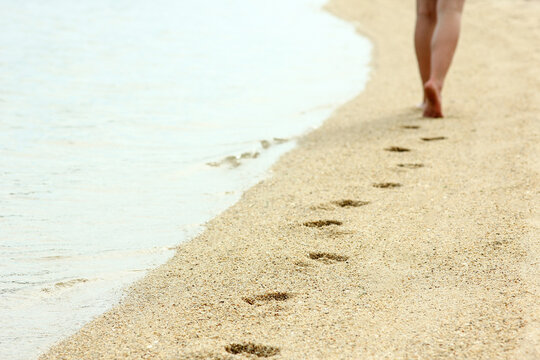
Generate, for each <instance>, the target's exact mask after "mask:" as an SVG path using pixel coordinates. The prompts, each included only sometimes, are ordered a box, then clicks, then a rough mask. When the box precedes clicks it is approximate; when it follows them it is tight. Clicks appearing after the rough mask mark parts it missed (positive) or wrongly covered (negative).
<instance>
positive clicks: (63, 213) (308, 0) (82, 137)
mask: <svg viewBox="0 0 540 360" xmlns="http://www.w3.org/2000/svg"><path fill="white" fill-rule="evenodd" d="M323 3H324V0H274V1H262V0H220V1H218V0H183V1H173V0H157V1H152V2H150V1H142V0H129V1H125V0H114V1H113V0H92V1H89V0H88V1H70V0H25V1H7V0H6V1H1V2H0V13H2V16H1V17H0V30H1V34H2V35H0V259H2V260H1V262H0V319H2V320H1V323H2V325H1V327H0V358H2V359H30V358H35V357H36V356H37V355H38V354H39V353H40V352H41V351H43V350H45V349H46V348H47V347H48V346H50V345H51V344H52V343H54V342H55V341H58V340H59V339H61V338H62V337H64V336H66V335H68V334H70V333H72V332H74V331H76V330H77V329H78V328H80V326H82V325H83V324H84V323H85V322H87V321H88V320H90V319H91V318H92V317H94V316H96V315H98V314H100V313H101V312H103V311H105V310H106V309H108V308H110V306H112V304H114V303H115V302H116V301H118V299H119V297H120V296H121V294H122V289H123V288H124V287H125V286H126V285H127V284H129V283H130V282H132V281H134V280H136V279H138V278H140V277H141V276H143V275H144V273H145V271H146V270H147V269H150V268H153V267H155V266H157V265H159V264H161V263H163V262H165V261H166V260H167V259H168V258H169V257H170V256H171V255H172V254H173V252H174V247H175V246H176V245H178V244H179V243H181V242H183V241H185V240H187V239H190V238H192V237H193V236H194V235H195V234H197V233H198V232H199V231H200V230H201V229H202V227H203V225H202V224H204V222H205V221H207V220H208V219H210V218H212V217H213V216H215V215H217V214H218V213H219V212H220V211H222V210H223V209H225V208H226V207H228V206H230V205H231V204H232V203H234V202H235V201H236V200H238V198H239V197H240V195H241V192H242V190H243V189H246V188H247V187H248V186H250V185H253V184H254V183H256V182H257V181H259V180H260V179H261V178H263V177H264V176H265V173H266V171H267V169H268V168H269V166H270V164H271V163H272V162H274V161H275V160H276V159H277V158H278V157H279V156H280V155H281V154H283V152H285V151H287V150H289V149H291V148H292V147H293V146H294V138H295V137H296V136H298V135H300V134H302V133H304V132H305V131H307V130H309V129H311V128H313V127H316V126H318V125H319V124H320V123H321V122H322V121H323V120H324V118H326V117H327V116H328V115H329V114H330V113H331V111H333V110H334V109H335V108H336V107H337V106H338V105H339V104H341V103H343V102H345V101H346V100H348V99H349V98H351V97H352V96H353V95H355V94H357V93H358V92H360V91H361V90H362V89H363V86H364V84H365V82H366V79H367V72H368V67H367V62H368V60H369V53H370V45H369V43H368V42H367V40H365V39H363V38H361V37H359V36H357V35H356V34H355V33H354V29H353V27H352V26H351V25H349V24H346V23H344V22H342V21H341V20H338V19H337V18H334V17H333V16H331V15H329V14H328V13H325V12H324V11H322V10H321V6H322V5H323ZM280 139H289V141H283V140H280ZM261 141H262V142H261Z"/></svg>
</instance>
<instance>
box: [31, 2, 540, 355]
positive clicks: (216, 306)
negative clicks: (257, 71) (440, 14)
mask: <svg viewBox="0 0 540 360" xmlns="http://www.w3.org/2000/svg"><path fill="white" fill-rule="evenodd" d="M326 9H327V10H328V11H329V12H331V13H333V14H335V15H336V16H338V17H341V18H343V19H344V20H347V21H350V22H352V23H353V24H355V26H356V27H357V29H358V31H359V32H360V33H362V34H364V35H366V36H368V37H369V38H370V39H371V40H372V42H373V44H374V54H373V62H372V68H373V70H372V74H371V80H370V81H369V82H368V85H367V88H366V90H365V91H364V92H362V93H361V94H360V95H359V96H357V97H356V98H355V99H353V100H351V101H350V102H349V103H347V104H345V105H343V106H342V107H341V108H340V109H339V110H338V111H336V112H335V113H334V114H333V116H332V117H331V118H329V119H328V120H327V121H326V122H325V123H324V124H323V126H321V127H320V128H319V129H317V130H315V131H313V132H311V133H309V134H308V135H307V136H305V137H303V138H302V139H301V140H300V142H299V145H298V146H297V147H296V148H295V149H294V150H293V151H291V152H289V153H287V154H286V155H285V156H283V157H282V158H281V159H280V160H279V161H278V162H277V163H276V164H275V165H274V167H273V169H272V174H271V176H270V177H269V178H267V179H266V180H265V181H262V182H261V183H259V184H257V185H256V186H254V187H252V188H251V189H249V190H248V191H247V192H245V194H244V195H243V197H242V199H241V200H240V201H239V202H238V203H237V204H235V205H234V206H232V207H231V208H229V209H228V210H227V211H225V212H224V213H222V214H221V215H220V216H218V217H217V218H215V219H213V220H212V221H210V222H209V223H208V224H207V228H206V230H205V231H204V233H202V234H201V235H200V236H198V237H197V238H196V239H194V240H192V241H190V242H188V243H185V244H182V245H180V246H179V247H178V251H177V253H176V255H175V256H174V258H172V259H171V260H170V261H169V262H168V263H167V264H165V265H163V266H161V267H159V268H157V269H155V270H154V271H152V272H150V273H149V274H148V275H147V276H146V277H145V278H144V279H143V280H141V281H139V282H138V283H136V284H134V285H133V287H132V288H131V289H130V290H129V293H128V295H127V297H126V298H125V299H124V300H123V301H122V303H121V304H120V305H118V306H116V307H115V308H113V309H112V310H111V311H109V312H107V313H105V314H103V315H102V316H100V317H98V318H97V319H95V320H94V321H92V322H91V323H89V324H87V325H86V326H85V327H84V328H83V329H82V330H81V331H79V332H78V333H76V334H74V335H73V336H71V337H69V338H68V339H66V340H64V341H62V342H61V343H59V344H57V345H55V346H54V347H52V348H51V349H50V351H49V352H48V353H46V354H44V355H42V356H41V357H40V359H123V358H129V359H244V358H260V357H269V358H272V359H539V358H540V275H539V274H540V262H539V254H540V242H539V241H538V235H539V231H538V229H539V226H540V217H539V215H538V205H539V171H540V166H539V158H538V154H540V145H539V144H540V139H539V133H540V119H539V117H540V67H539V66H538V64H540V22H539V21H538V19H539V18H540V2H538V1H525V0H513V1H510V0H500V1H496V2H495V1H487V0H470V1H468V2H467V3H466V8H465V15H464V20H463V21H464V23H463V29H462V37H461V39H460V45H459V48H458V52H457V54H456V57H455V59H454V64H453V67H452V69H451V71H450V74H449V77H448V80H447V84H446V87H445V90H444V94H443V96H444V98H443V101H444V104H445V109H444V110H445V114H446V117H445V118H444V119H440V120H427V119H423V118H422V117H421V112H420V111H419V110H418V109H416V107H415V104H417V103H418V102H419V101H420V100H421V93H420V90H421V87H420V81H419V79H418V74H417V69H416V62H415V58H414V52H413V45H412V44H413V43H412V34H413V27H414V5H413V3H412V2H405V1H399V0H379V1H373V2H362V3H360V2H357V1H353V0H331V1H330V2H329V4H328V5H327V7H326ZM179 216H181V214H179Z"/></svg>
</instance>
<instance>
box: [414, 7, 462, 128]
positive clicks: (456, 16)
mask: <svg viewBox="0 0 540 360" xmlns="http://www.w3.org/2000/svg"><path fill="white" fill-rule="evenodd" d="M464 2H465V0H437V26H436V27H435V31H434V33H433V39H432V41H431V74H430V77H429V80H428V81H427V82H426V83H425V84H424V95H425V97H426V100H427V104H426V108H425V110H424V116H426V117H434V118H437V117H442V116H443V115H442V105H441V91H442V88H443V85H444V79H445V78H446V74H447V73H448V69H449V68H450V64H451V63H452V58H453V57H454V52H455V51H456V46H457V43H458V38H459V30H460V26H461V12H462V11H463V4H464Z"/></svg>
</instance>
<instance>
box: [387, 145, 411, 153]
mask: <svg viewBox="0 0 540 360" xmlns="http://www.w3.org/2000/svg"><path fill="white" fill-rule="evenodd" d="M384 150H386V151H392V152H408V151H411V149H407V148H404V147H400V146H390V147H387V148H386V149H384Z"/></svg>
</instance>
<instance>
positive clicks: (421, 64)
mask: <svg viewBox="0 0 540 360" xmlns="http://www.w3.org/2000/svg"><path fill="white" fill-rule="evenodd" d="M436 24H437V0H416V28H415V31H414V48H415V50H416V59H417V60H418V69H419V70H420V77H421V79H422V87H423V86H424V84H425V83H426V82H427V81H428V80H429V76H430V74H431V39H432V37H433V30H434V29H435V25H436ZM425 101H426V99H425V96H424V100H423V102H424V103H425Z"/></svg>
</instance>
